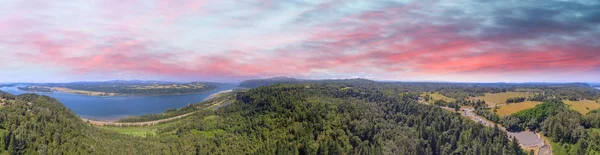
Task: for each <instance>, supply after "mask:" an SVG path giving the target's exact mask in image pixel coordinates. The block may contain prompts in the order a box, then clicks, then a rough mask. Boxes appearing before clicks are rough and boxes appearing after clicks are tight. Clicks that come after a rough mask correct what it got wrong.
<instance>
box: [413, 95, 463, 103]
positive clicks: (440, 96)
mask: <svg viewBox="0 0 600 155" xmlns="http://www.w3.org/2000/svg"><path fill="white" fill-rule="evenodd" d="M425 95H429V96H431V98H432V99H433V100H432V101H430V102H433V101H437V100H442V101H446V102H454V101H455V99H453V98H449V97H446V96H444V95H442V94H439V93H423V94H421V97H425Z"/></svg>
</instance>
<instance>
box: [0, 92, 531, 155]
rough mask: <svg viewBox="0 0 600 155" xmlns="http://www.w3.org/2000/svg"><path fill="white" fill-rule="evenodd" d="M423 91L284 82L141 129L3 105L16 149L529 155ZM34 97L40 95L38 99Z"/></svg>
mask: <svg viewBox="0 0 600 155" xmlns="http://www.w3.org/2000/svg"><path fill="white" fill-rule="evenodd" d="M418 98H419V93H405V92H402V91H399V90H397V89H391V88H388V87H383V86H379V85H370V84H347V83H312V84H295V85H274V86H268V87H260V88H256V89H251V90H249V91H247V92H241V93H238V94H237V95H236V101H235V102H234V103H232V104H231V105H229V106H227V107H225V108H222V109H219V110H217V111H201V112H199V113H196V114H194V115H192V116H191V117H192V118H191V119H189V120H192V121H187V122H185V123H183V124H181V125H177V126H170V127H169V128H164V129H161V130H160V131H158V134H157V135H155V136H149V137H147V138H135V137H132V136H126V135H119V134H117V133H114V132H108V131H104V130H101V129H98V128H95V127H92V126H90V125H88V124H86V123H84V122H81V121H80V120H79V119H78V118H77V117H76V116H75V115H74V114H73V113H72V112H70V111H69V110H68V109H66V108H65V107H64V106H63V105H61V104H60V103H58V102H57V101H56V100H54V99H52V98H49V97H45V96H38V95H31V94H28V95H20V96H18V97H16V99H15V100H14V101H12V102H11V103H9V104H6V105H5V106H4V107H2V108H1V109H0V113H1V115H0V120H1V122H2V123H0V124H1V126H0V129H1V130H2V131H3V133H2V134H3V136H2V137H1V138H2V140H0V141H2V142H3V143H2V145H0V146H4V147H0V151H1V152H5V153H10V154H36V153H48V154H60V153H65V154H72V153H75V154H77V153H81V154H87V153H98V154H163V153H173V154H180V153H183V152H185V153H189V154H453V153H458V154H524V153H523V151H522V150H521V148H520V147H519V146H518V143H517V142H515V141H510V140H509V139H508V138H507V136H506V133H504V132H502V131H501V130H499V129H498V128H489V127H484V126H483V125H480V124H477V123H475V122H472V121H470V120H468V119H466V118H462V117H460V116H459V115H458V114H456V113H452V112H447V111H444V110H442V109H441V108H439V107H437V106H432V105H423V104H418V103H417V100H418ZM29 103H31V104H29Z"/></svg>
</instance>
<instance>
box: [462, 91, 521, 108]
mask: <svg viewBox="0 0 600 155" xmlns="http://www.w3.org/2000/svg"><path fill="white" fill-rule="evenodd" d="M532 95H533V94H531V93H526V92H504V93H485V96H479V97H472V98H471V99H472V100H484V101H485V103H486V104H487V105H489V106H495V105H496V104H505V103H506V99H508V98H513V97H530V96H532Z"/></svg>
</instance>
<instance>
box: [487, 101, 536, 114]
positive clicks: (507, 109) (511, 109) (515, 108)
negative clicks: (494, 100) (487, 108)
mask: <svg viewBox="0 0 600 155" xmlns="http://www.w3.org/2000/svg"><path fill="white" fill-rule="evenodd" d="M541 103H542V102H533V101H525V102H521V103H511V104H508V105H505V106H501V107H499V108H498V111H497V112H496V114H498V115H500V116H507V115H510V114H513V113H516V112H519V111H522V110H526V109H530V108H533V107H535V105H538V104H541Z"/></svg>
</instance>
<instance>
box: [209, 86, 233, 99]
mask: <svg viewBox="0 0 600 155" xmlns="http://www.w3.org/2000/svg"><path fill="white" fill-rule="evenodd" d="M229 92H233V89H229V90H223V91H219V92H217V93H214V94H211V95H209V96H208V97H206V98H205V99H204V100H203V101H208V100H211V99H214V98H215V97H217V96H218V95H221V94H225V93H229Z"/></svg>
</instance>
